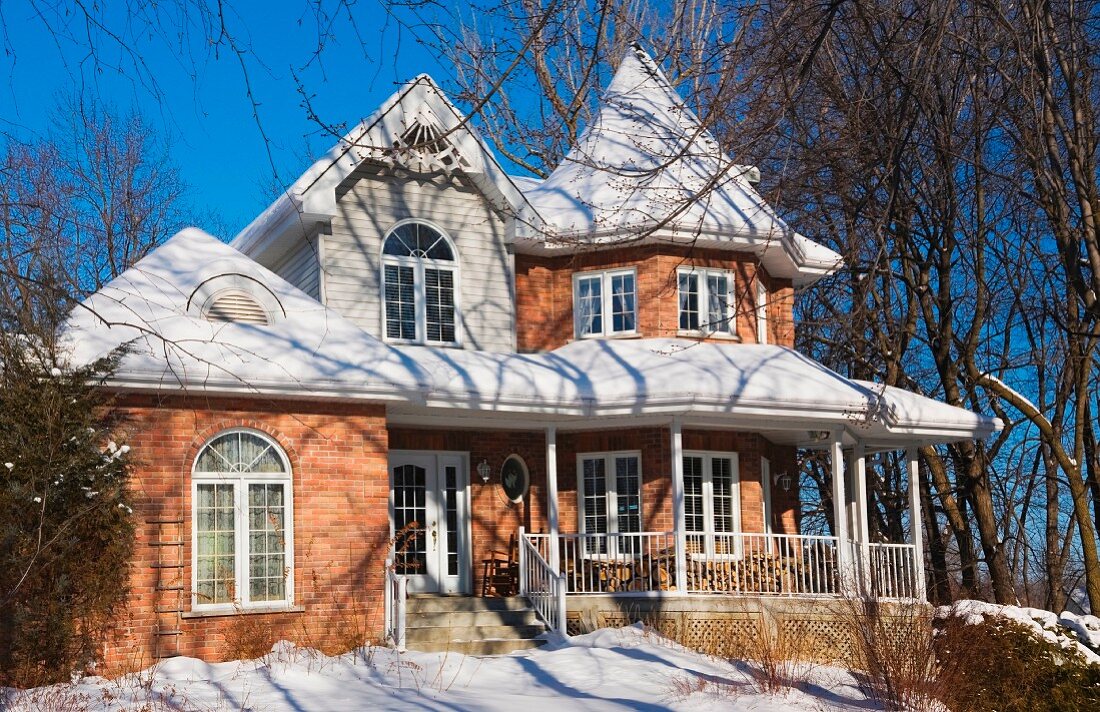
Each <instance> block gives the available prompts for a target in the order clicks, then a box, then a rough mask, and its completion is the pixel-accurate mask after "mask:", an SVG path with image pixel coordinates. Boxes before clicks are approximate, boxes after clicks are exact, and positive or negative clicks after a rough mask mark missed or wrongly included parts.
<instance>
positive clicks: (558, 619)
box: [518, 418, 925, 633]
mask: <svg viewBox="0 0 1100 712" xmlns="http://www.w3.org/2000/svg"><path fill="white" fill-rule="evenodd" d="M666 433H667V442H668V450H667V452H668V458H667V464H668V466H669V467H668V474H667V478H668V481H669V485H670V488H669V490H670V495H671V497H670V504H671V517H670V520H671V521H670V524H671V527H669V528H667V529H664V530H630V531H628V530H624V528H623V527H622V526H619V527H617V528H618V529H619V531H606V529H607V527H597V529H603V530H601V531H577V530H579V529H584V528H585V524H586V519H587V520H588V524H589V525H591V517H586V516H585V515H586V514H588V512H586V511H583V510H582V511H579V512H578V513H577V514H578V516H577V526H575V527H574V526H573V524H572V522H568V521H565V522H563V521H562V515H561V507H560V503H561V500H560V498H559V496H558V491H557V489H558V487H557V485H558V475H559V473H558V462H557V459H558V458H557V454H558V453H557V450H558V433H557V429H556V428H553V427H550V428H547V429H546V459H545V463H546V481H545V482H546V515H547V530H546V531H544V532H537V533H534V532H529V531H525V530H523V528H521V529H520V531H519V552H518V556H519V565H518V569H519V591H520V593H521V595H523V596H526V597H527V598H528V599H529V600H530V601H531V602H532V604H533V605H534V606H535V607H536V609H537V610H538V611H539V614H540V615H541V616H542V618H543V620H544V621H546V623H547V625H549V626H550V627H552V628H553V629H555V630H559V631H560V632H562V633H564V632H565V630H566V619H567V617H568V609H569V606H570V602H573V603H574V605H578V604H581V603H582V601H581V598H583V597H609V596H610V597H617V598H631V597H633V598H662V597H702V598H711V599H714V598H716V597H722V596H740V597H754V598H755V597H785V598H806V599H812V598H839V597H843V596H850V595H870V596H874V597H877V598H882V599H916V600H922V601H923V600H925V587H924V586H925V584H924V581H925V578H924V570H923V556H922V552H923V542H922V540H921V527H920V525H919V522H920V521H921V502H920V495H919V491H918V488H916V487H914V486H910V488H909V493H908V494H909V498H908V499H909V501H908V504H909V519H910V522H916V523H918V524H917V525H916V526H910V531H911V535H910V540H909V541H906V542H876V541H872V540H871V537H870V535H869V528H868V511H867V508H868V496H867V460H868V457H869V456H871V455H873V454H875V453H879V452H884V451H886V450H894V449H901V450H904V458H905V462H906V465H907V467H908V469H909V478H908V479H909V481H910V482H911V483H915V482H918V481H919V477H918V475H917V467H918V461H917V448H918V447H919V446H920V445H921V444H922V443H921V442H919V441H917V440H916V439H913V440H912V441H910V443H909V445H908V447H904V448H898V447H897V445H896V444H895V443H891V442H885V441H882V440H879V441H868V440H861V439H859V438H858V437H856V436H855V435H854V434H853V433H852V432H851V431H850V429H835V430H829V431H809V430H785V431H775V430H772V431H768V432H767V433H766V435H767V438H768V441H769V442H774V443H782V444H783V445H787V446H790V447H791V448H792V449H793V448H794V447H803V448H813V449H820V450H824V451H826V452H827V453H828V459H829V463H830V466H831V471H832V473H831V474H832V478H831V480H832V492H831V495H832V502H833V512H832V522H833V527H832V534H828V535H826V534H804V533H802V532H801V531H800V528H799V521H798V517H797V513H787V514H788V516H783V513H781V512H777V511H776V506H777V501H779V500H780V498H781V497H782V496H784V495H786V496H789V495H790V493H791V490H792V489H793V490H794V501H795V503H796V504H797V501H798V495H797V490H798V483H797V476H798V475H797V471H794V472H792V471H790V469H789V468H788V469H784V470H783V471H781V472H774V471H772V468H770V467H769V465H770V463H769V461H768V460H767V459H762V460H761V465H760V468H759V471H758V473H757V475H758V477H757V482H758V484H759V486H760V490H761V492H760V495H761V497H760V501H759V504H760V505H761V506H762V509H763V511H762V513H761V514H762V516H761V517H760V518H759V519H758V520H756V521H752V518H751V517H746V516H745V515H744V513H742V514H741V515H740V516H737V517H730V518H728V519H726V520H725V521H723V520H721V519H720V518H718V517H716V516H715V511H716V510H718V509H721V508H722V507H721V503H720V501H719V500H720V496H721V495H720V491H719V488H718V486H717V472H718V471H720V469H721V468H720V467H718V466H717V464H715V466H714V472H715V475H714V479H711V478H703V477H700V473H699V471H698V467H697V465H696V462H695V461H696V460H698V459H700V457H699V453H698V452H697V451H696V450H694V449H692V450H686V449H685V447H684V434H685V426H684V422H683V420H682V419H681V418H674V419H673V420H672V421H671V423H669V425H668V426H667V429H666ZM783 445H779V446H777V447H782V446H783ZM716 459H718V458H716ZM792 460H793V458H792ZM708 464H713V463H708ZM790 464H792V465H793V461H792V462H791V463H790ZM685 471H687V472H686V475H685ZM792 479H793V480H794V481H793V482H792ZM700 484H702V485H704V486H703V487H700ZM738 484H740V483H738ZM577 487H578V488H581V491H579V492H578V500H579V502H580V503H581V504H580V506H582V507H583V502H584V499H585V495H586V494H587V491H586V490H583V488H585V487H586V484H585V482H583V481H581V478H580V476H579V475H578V480H577ZM736 492H737V495H738V499H737V501H736V502H735V503H734V506H736V507H738V508H745V507H746V506H748V507H752V506H754V504H755V502H752V501H751V497H750V498H749V502H748V503H746V497H745V494H744V490H743V489H742V488H741V487H737V489H736ZM624 506H625V507H627V508H628V507H629V506H630V503H629V502H627V503H625V504H623V503H620V505H619V508H620V510H622V509H623V508H624ZM620 518H622V513H621V512H620ZM651 519H652V518H651ZM727 521H728V522H730V523H734V526H729V525H725V522H727ZM578 597H581V598H578Z"/></svg>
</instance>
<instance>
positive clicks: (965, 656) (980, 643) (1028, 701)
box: [935, 616, 1100, 712]
mask: <svg viewBox="0 0 1100 712" xmlns="http://www.w3.org/2000/svg"><path fill="white" fill-rule="evenodd" d="M937 625H938V626H939V630H938V634H937V635H936V637H935V646H936V653H937V657H938V659H939V664H940V666H941V668H942V674H943V675H945V676H947V677H948V678H949V679H950V680H951V685H949V686H944V687H943V688H942V690H941V692H942V695H943V701H944V702H945V703H946V704H947V706H948V707H950V708H951V710H953V712H978V711H979V710H981V711H982V712H984V711H986V710H997V711H998V712H1061V711H1063V710H1064V711H1065V712H1070V711H1076V710H1087V709H1100V666H1097V665H1091V664H1089V662H1088V661H1087V660H1086V659H1085V658H1084V656H1083V655H1082V654H1081V653H1080V652H1078V651H1077V650H1076V649H1074V648H1067V647H1062V646H1059V645H1057V644H1055V643H1053V642H1050V641H1048V640H1045V639H1043V638H1042V637H1040V635H1038V634H1037V633H1036V632H1035V631H1033V630H1032V629H1030V628H1028V627H1026V626H1024V625H1022V624H1021V623H1018V622H1016V621H1013V620H1009V619H1006V618H999V617H986V618H985V619H984V620H983V622H981V623H969V624H968V623H967V622H966V620H964V619H963V618H960V617H958V616H948V617H946V618H945V619H943V620H941V621H938V622H937Z"/></svg>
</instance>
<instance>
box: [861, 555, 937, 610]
mask: <svg viewBox="0 0 1100 712" xmlns="http://www.w3.org/2000/svg"><path fill="white" fill-rule="evenodd" d="M864 558H865V560H866V561H867V564H868V567H867V568H868V572H867V582H866V585H865V587H864V588H865V592H866V593H867V594H869V595H873V596H877V597H879V598H921V597H922V596H923V591H922V589H921V587H920V586H919V585H918V583H917V565H916V564H917V562H916V547H915V546H913V545H912V544H867V545H866V553H865V554H864Z"/></svg>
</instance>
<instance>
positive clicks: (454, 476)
mask: <svg viewBox="0 0 1100 712" xmlns="http://www.w3.org/2000/svg"><path fill="white" fill-rule="evenodd" d="M443 479H444V482H443V485H444V486H443V501H444V506H445V508H446V515H447V516H446V517H445V520H446V522H447V575H448V576H458V468H457V467H455V466H454V465H448V466H447V467H446V469H445V470H444V478H443Z"/></svg>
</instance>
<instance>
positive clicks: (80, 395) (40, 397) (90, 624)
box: [0, 337, 133, 686]
mask: <svg viewBox="0 0 1100 712" xmlns="http://www.w3.org/2000/svg"><path fill="white" fill-rule="evenodd" d="M55 355H56V352H55V351H54V349H52V348H50V347H48V346H43V345H41V342H40V341H38V340H30V339H19V338H15V337H2V338H0V685H15V686H32V685H40V684H44V683H49V682H56V681H60V680H65V679H68V677H69V675H70V673H71V672H73V671H74V670H80V669H81V668H82V667H83V666H85V665H87V664H89V663H91V662H93V661H94V660H95V657H96V653H97V652H98V650H99V649H100V643H101V641H102V638H103V636H104V634H105V633H106V631H107V629H108V628H109V625H110V621H111V619H112V617H113V615H114V614H115V613H116V612H117V609H118V608H119V607H120V606H122V605H123V603H124V601H125V596H126V580H127V565H128V562H129V560H130V555H131V552H132V549H133V525H132V522H131V510H130V506H129V501H128V495H127V492H126V484H127V479H128V476H129V469H130V465H129V461H130V457H129V454H128V448H127V447H126V446H119V445H117V444H116V443H115V442H114V441H113V440H112V438H113V436H114V433H115V431H116V428H117V427H118V425H119V423H118V422H117V421H116V418H115V415H114V412H113V411H112V409H111V407H110V403H109V401H108V399H107V396H106V395H105V394H104V392H103V391H102V390H101V389H99V388H97V387H96V386H97V385H98V384H99V383H101V382H102V380H103V379H104V378H106V377H107V376H109V374H110V373H111V370H112V367H113V362H110V361H108V362H103V363H99V364H96V365H95V366H92V367H88V368H81V369H76V370H69V369H66V370H64V371H62V370H61V369H59V368H58V367H57V365H56V364H57V361H56V359H55Z"/></svg>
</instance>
